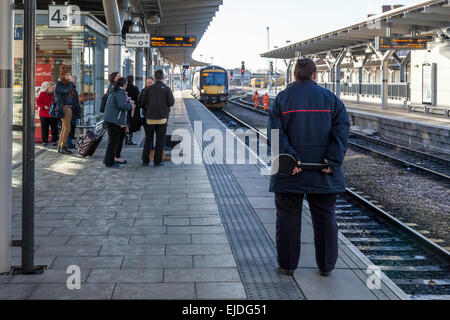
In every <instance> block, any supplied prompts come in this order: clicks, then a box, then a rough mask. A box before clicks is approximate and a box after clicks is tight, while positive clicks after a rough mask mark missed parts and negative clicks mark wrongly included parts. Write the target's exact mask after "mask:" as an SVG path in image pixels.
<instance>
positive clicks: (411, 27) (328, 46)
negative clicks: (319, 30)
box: [261, 0, 450, 59]
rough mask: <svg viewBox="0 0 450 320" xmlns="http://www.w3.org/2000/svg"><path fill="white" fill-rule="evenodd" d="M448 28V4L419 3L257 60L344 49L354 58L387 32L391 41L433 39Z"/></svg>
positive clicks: (263, 55)
mask: <svg viewBox="0 0 450 320" xmlns="http://www.w3.org/2000/svg"><path fill="white" fill-rule="evenodd" d="M449 26H450V6H449V5H448V1H442V0H432V1H430V0H428V1H421V2H418V3H415V4H412V5H408V6H402V7H400V8H397V9H393V10H390V11H387V12H385V13H382V14H379V15H375V16H371V17H368V18H367V19H366V20H364V21H361V22H359V23H356V24H353V25H350V26H347V27H345V28H342V29H339V30H335V31H332V32H329V33H326V34H322V35H319V36H316V37H313V38H310V39H307V40H304V41H300V42H297V43H294V44H291V45H288V46H286V47H282V48H279V49H276V50H272V51H269V52H266V53H263V54H261V57H263V58H275V59H294V58H298V57H307V56H315V57H323V56H325V55H327V54H329V53H330V52H331V53H333V54H337V53H339V52H340V51H342V49H344V48H349V49H350V51H351V53H352V54H354V55H358V54H361V55H364V53H365V50H367V45H368V44H369V43H373V42H374V41H375V38H376V37H378V36H386V34H387V30H388V28H390V32H391V36H392V37H402V36H408V35H409V36H410V35H412V34H415V35H417V36H430V37H431V36H436V35H437V34H438V30H440V29H441V30H445V29H446V28H447V27H449ZM449 31H450V30H449ZM441 33H442V32H441Z"/></svg>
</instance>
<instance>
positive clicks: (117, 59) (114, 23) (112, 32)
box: [103, 0, 122, 74]
mask: <svg viewBox="0 0 450 320" xmlns="http://www.w3.org/2000/svg"><path fill="white" fill-rule="evenodd" d="M103 8H104V10H105V18H106V24H107V25H108V33H109V35H108V64H109V65H108V73H109V74H111V73H113V72H121V71H122V70H121V67H122V60H121V46H122V23H121V21H120V14H119V7H118V5H117V1H116V0H103Z"/></svg>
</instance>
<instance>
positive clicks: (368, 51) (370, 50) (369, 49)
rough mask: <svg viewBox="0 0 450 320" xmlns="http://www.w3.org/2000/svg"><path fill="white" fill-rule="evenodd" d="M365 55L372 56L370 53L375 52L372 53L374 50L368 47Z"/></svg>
mask: <svg viewBox="0 0 450 320" xmlns="http://www.w3.org/2000/svg"><path fill="white" fill-rule="evenodd" d="M364 53H366V54H370V53H373V52H372V49H371V48H370V47H367V48H366V50H365V51H364Z"/></svg>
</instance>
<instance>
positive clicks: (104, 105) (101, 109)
mask: <svg viewBox="0 0 450 320" xmlns="http://www.w3.org/2000/svg"><path fill="white" fill-rule="evenodd" d="M108 96H109V90H108V91H107V92H106V93H105V95H104V96H103V97H102V103H101V104H100V112H101V113H105V109H106V102H107V101H108Z"/></svg>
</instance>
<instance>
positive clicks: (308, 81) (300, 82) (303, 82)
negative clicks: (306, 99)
mask: <svg viewBox="0 0 450 320" xmlns="http://www.w3.org/2000/svg"><path fill="white" fill-rule="evenodd" d="M296 83H298V84H307V83H312V84H316V82H315V81H314V80H297V81H296Z"/></svg>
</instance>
